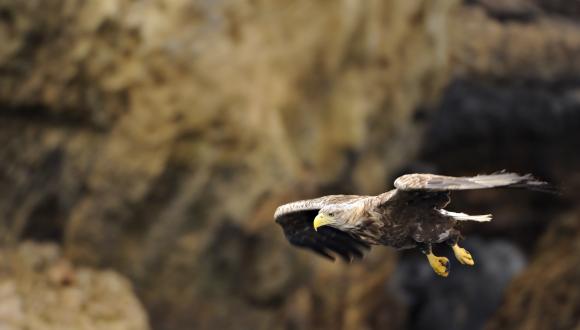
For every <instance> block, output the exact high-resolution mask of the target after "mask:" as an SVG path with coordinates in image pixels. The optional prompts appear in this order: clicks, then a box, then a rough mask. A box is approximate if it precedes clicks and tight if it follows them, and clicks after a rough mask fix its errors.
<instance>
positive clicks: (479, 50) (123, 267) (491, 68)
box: [0, 0, 580, 329]
mask: <svg viewBox="0 0 580 330" xmlns="http://www.w3.org/2000/svg"><path fill="white" fill-rule="evenodd" d="M506 3H509V4H510V5H506ZM570 8H572V9H573V8H575V7H570ZM568 9H569V8H568V7H567V5H566V4H564V2H559V4H556V3H549V2H548V1H539V0H538V1H531V0H530V1H527V0H522V1H508V2H505V3H502V2H494V1H467V2H466V3H465V4H462V3H460V2H459V1H456V0H432V1H418V0H417V1H396V0H389V1H365V2H363V1H341V2H332V1H318V2H312V1H305V0H299V1H278V2H269V1H229V0H227V1H226V0H223V1H185V0H163V1H133V0H110V1H99V0H91V1H80V0H51V1H1V0H0V45H2V46H0V72H1V74H0V145H2V147H1V148H0V228H1V230H0V232H1V233H2V234H1V235H0V242H1V243H2V244H3V245H4V246H7V247H10V248H18V247H19V246H21V244H22V243H21V242H22V241H24V240H34V241H44V242H46V241H48V242H52V243H53V244H58V245H60V246H61V247H62V249H63V251H64V254H65V257H66V260H70V261H71V262H72V264H73V265H75V267H77V266H79V267H80V266H82V267H90V268H89V269H95V268H96V269H98V268H112V269H114V270H115V271H116V272H118V273H120V274H122V275H123V276H126V277H127V278H128V279H129V280H130V281H131V282H132V283H133V285H134V287H135V291H136V293H137V294H138V296H139V298H140V300H141V301H142V303H143V304H144V306H145V309H146V311H147V313H148V315H149V320H150V322H151V325H152V326H153V327H154V328H158V329H191V328H200V329H276V328H298V329H303V328H344V329H361V328H391V329H400V328H405V327H408V325H409V318H411V317H413V315H415V314H412V313H410V312H409V308H408V306H407V305H406V304H405V303H404V302H401V301H400V300H399V299H398V298H397V297H396V294H394V293H393V290H391V289H389V288H388V286H387V285H386V283H387V282H389V281H391V280H392V276H393V275H392V274H393V270H394V269H395V268H396V264H397V254H396V253H395V252H393V251H391V250H388V249H375V250H374V251H373V252H372V253H371V254H370V255H369V256H368V257H367V259H366V261H365V262H364V263H360V264H355V265H351V266H348V267H347V266H346V265H344V264H341V263H335V264H331V263H328V262H326V261H324V260H318V259H316V258H313V257H312V256H311V255H310V254H307V253H305V252H302V251H297V250H295V249H293V248H291V247H290V246H289V245H288V244H287V242H286V241H285V239H284V238H283V237H282V235H281V232H280V230H279V228H277V227H276V226H275V225H274V224H273V222H272V214H273V211H274V209H275V208H276V206H277V205H279V204H281V203H284V202H287V201H290V200H293V199H300V198H308V197H311V196H315V195H318V194H323V193H336V192H342V193H364V194H374V193H378V192H382V191H384V190H386V189H388V187H390V186H391V179H392V176H393V175H395V174H397V173H398V172H400V171H402V169H404V168H405V167H407V168H430V169H434V170H438V171H442V172H447V173H451V174H472V173H473V172H477V171H490V170H491V171H493V170H498V169H501V168H504V167H505V168H510V169H513V170H523V171H534V172H536V170H538V171H539V173H538V174H541V175H542V174H543V175H545V177H546V178H547V179H554V180H562V179H564V178H566V174H567V173H570V171H572V170H573V167H574V166H575V165H574V164H577V163H575V160H573V161H569V159H566V158H565V157H560V156H561V153H560V152H564V151H565V150H569V148H570V146H571V144H567V143H565V144H563V147H562V148H563V149H552V148H551V147H550V145H551V144H547V146H546V147H545V148H543V149H541V150H543V152H544V154H543V155H545V156H547V157H548V158H546V159H547V160H550V159H557V162H556V163H552V162H549V161H546V162H545V163H542V164H540V165H541V166H540V165H538V166H535V167H533V166H532V167H527V166H526V164H529V163H528V162H527V161H526V159H529V158H534V157H535V156H534V155H532V154H531V153H528V154H525V150H528V149H525V148H520V146H521V145H522V143H521V141H523V140H524V139H525V138H527V136H528V135H526V134H527V133H529V132H530V130H531V131H532V133H534V134H536V135H533V136H535V137H537V136H539V139H540V141H552V142H553V141H562V139H564V137H563V136H565V138H566V141H572V140H571V139H570V136H571V137H572V138H573V137H576V136H577V135H574V134H572V133H571V132H574V127H578V126H575V125H577V123H578V121H577V118H578V111H577V109H578V108H577V107H576V106H577V104H578V103H577V102H578V100H579V99H578V97H577V96H578V95H577V94H578V89H577V86H578V84H577V77H578V73H579V71H578V70H580V62H578V59H579V58H580V57H578V56H576V55H577V54H579V53H580V28H579V27H578V24H577V23H576V22H575V21H574V17H576V16H574V15H575V14H573V12H570V11H569V10H568ZM562 13H564V14H562ZM506 86H507V88H506ZM534 97H535V98H534ZM530 99H532V101H528V102H529V103H531V104H532V105H533V106H532V107H524V106H521V105H519V104H521V101H522V100H524V101H525V100H530ZM494 100H495V101H494ZM494 102H495V103H494ZM526 104H527V103H526ZM538 104H539V105H538ZM514 109H515V110H514ZM546 109H547V110H546ZM562 109H563V110H562ZM528 113H531V114H532V116H531V117H530V118H532V117H533V118H535V119H530V120H529V121H524V122H523V123H522V124H521V125H519V126H518V125H515V126H512V125H511V123H518V122H519V121H518V120H519V119H521V118H527V117H526V115H527V114H528ZM546 118H547V119H546ZM514 119H515V120H514ZM454 120H455V121H454ZM465 120H466V121H467V122H468V123H469V122H472V123H474V124H473V125H471V126H470V125H461V123H465ZM545 120H548V121H549V120H554V122H558V123H562V125H563V126H558V127H559V128H558V129H545V128H544V127H543V126H542V125H541V123H544V122H546V121H545ZM498 127H499V128H504V129H505V130H506V132H509V133H510V134H512V133H513V134H512V135H510V134H505V135H499V136H500V137H503V139H501V138H500V139H495V138H496V137H497V136H498V135H497V128H498ZM513 127H516V128H518V129H519V130H518V129H513ZM562 127H563V128H562ZM514 132H515V133H514ZM518 132H523V133H522V136H523V137H522V136H519V135H518V138H519V140H518V139H515V140H514V139H512V137H513V136H514V135H517V134H516V133H518ZM554 132H557V133H561V134H562V135H557V134H556V135H553V134H552V133H554ZM568 133H570V134H572V135H570V136H569V135H566V134H568ZM470 134H471V135H470ZM538 134H539V135H538ZM542 134H545V135H542ZM546 137H548V138H549V139H552V140H546V139H547V138H546ZM469 139H471V140H469ZM494 139H495V140H494ZM457 141H463V142H465V141H473V144H471V145H470V144H464V143H457ZM489 141H496V142H495V144H492V145H491V146H490V144H489V143H488V142H489ZM502 141H503V142H502ZM505 141H519V142H517V143H516V142H514V143H513V145H509V144H504V142H505ZM552 142H551V143H552ZM524 144H525V143H524ZM474 145H475V146H478V148H479V149H477V150H484V151H485V152H482V153H479V154H478V155H479V156H480V158H478V157H474V156H473V153H468V152H466V151H465V150H466V147H465V146H468V147H469V146H474ZM498 145H505V146H506V147H505V148H504V149H501V148H497V146H498ZM507 146H509V147H507ZM527 146H528V147H529V148H532V147H533V145H529V144H527ZM486 148H487V149H486ZM467 150H469V149H467ZM498 150H499V151H498ZM502 150H503V151H502ZM510 150H520V151H521V153H520V154H518V156H513V157H509V156H506V153H508V152H509V151H510ZM551 150H556V151H555V152H552V153H550V151H551ZM561 150H564V151H561ZM442 151H444V152H442ZM522 154H523V156H521V155H522ZM526 155H527V156H526ZM532 156H533V157H532ZM502 157H504V158H502ZM526 157H528V158H526ZM550 157H551V158H550ZM482 164H483V165H482ZM554 164H556V165H554ZM421 166H423V167H421ZM574 180H577V178H576V179H574ZM473 196H474V195H472V197H471V198H474V200H480V199H479V197H473ZM487 196H488V203H487V204H485V205H486V206H490V205H491V206H492V207H493V205H494V204H493V202H492V199H490V198H489V196H494V197H497V196H498V195H487ZM500 198H501V196H500ZM520 198H521V203H520V204H518V205H530V203H533V200H530V199H529V198H528V197H520ZM474 200H471V202H470V200H469V199H468V200H464V202H465V204H464V205H471V206H472V207H473V205H474V203H473V201H474ZM470 203H471V204H470ZM550 203H552V202H550ZM554 203H555V204H554ZM554 203H552V204H550V205H552V206H550V207H548V208H545V207H542V210H547V211H546V212H545V214H548V215H549V214H551V213H550V212H552V211H553V212H555V214H560V213H561V212H563V211H562V209H563V208H564V206H562V205H560V204H557V203H556V202H554ZM475 205H476V206H477V205H478V204H477V203H475ZM502 205H503V204H502ZM479 206H481V204H479ZM523 208H525V207H523ZM504 210H507V211H506V213H504V215H506V218H510V216H511V219H510V222H508V223H514V224H515V225H514V226H515V227H511V228H512V231H509V230H507V231H506V230H505V228H503V227H501V226H499V227H493V228H495V229H492V230H490V233H489V235H497V234H498V233H500V236H501V235H503V237H506V236H509V235H511V234H509V233H514V230H513V228H521V226H520V227H517V226H518V225H517V224H518V223H519V224H521V222H518V219H515V220H514V218H517V217H518V216H517V215H518V214H520V215H521V214H522V213H518V212H520V211H521V208H517V207H511V206H510V205H507V206H506V208H505V209H504ZM514 212H515V213H514ZM514 214H515V216H514ZM535 221H536V222H535V223H540V224H539V225H538V226H536V227H534V228H536V229H537V230H535V231H533V232H532V233H531V234H530V236H529V237H531V238H530V240H531V241H532V242H536V240H537V239H538V237H540V236H542V235H543V233H544V231H545V228H546V226H545V225H542V224H541V220H538V219H536V220H535ZM516 236H517V235H516ZM533 244H535V243H533ZM533 244H532V245H533ZM532 249H533V246H529V247H528V248H526V251H531V250H532ZM115 276H117V275H115ZM531 276H533V275H531ZM522 283H524V284H522V285H524V286H525V285H526V284H525V283H528V282H525V281H523V280H522ZM513 290H516V289H513ZM522 290H523V289H522ZM514 292H516V291H514ZM517 292H519V291H517ZM514 294H516V293H514ZM506 304H509V301H507V302H506ZM492 312H493V310H492ZM514 313H518V312H517V311H515V310H514ZM509 315H510V316H503V318H502V320H504V321H502V322H508V321H505V320H506V319H507V318H508V317H511V314H509ZM514 315H515V314H514ZM498 322H499V321H498ZM506 324H507V323H506Z"/></svg>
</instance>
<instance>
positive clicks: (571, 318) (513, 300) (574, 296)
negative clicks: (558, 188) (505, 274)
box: [487, 211, 580, 330]
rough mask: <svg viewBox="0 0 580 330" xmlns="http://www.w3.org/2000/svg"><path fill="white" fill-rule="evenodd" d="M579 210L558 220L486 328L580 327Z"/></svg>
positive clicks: (530, 329)
mask: <svg viewBox="0 0 580 330" xmlns="http://www.w3.org/2000/svg"><path fill="white" fill-rule="evenodd" d="M579 215H580V212H578V211H576V212H573V213H570V214H567V215H566V216H564V217H562V218H561V219H559V221H557V222H555V223H554V224H553V225H551V226H550V228H549V230H548V232H547V233H546V234H545V235H544V237H543V238H542V240H541V241H540V244H539V246H538V250H537V251H536V255H535V256H534V261H533V262H532V264H531V265H530V266H529V267H528V268H527V270H526V271H525V272H524V273H523V274H522V275H521V276H520V277H519V278H518V279H517V280H515V281H514V283H513V284H512V285H511V287H510V288H509V291H508V295H507V298H506V300H505V301H504V303H503V305H502V306H501V307H500V309H499V313H498V315H496V317H495V318H494V319H493V320H492V322H491V323H490V324H489V326H488V327H487V329H490V330H491V329H529V330H536V329H538V330H539V329H562V330H564V329H577V328H578V327H579V326H580V290H578V288H580V267H578V265H579V264H580V216H579Z"/></svg>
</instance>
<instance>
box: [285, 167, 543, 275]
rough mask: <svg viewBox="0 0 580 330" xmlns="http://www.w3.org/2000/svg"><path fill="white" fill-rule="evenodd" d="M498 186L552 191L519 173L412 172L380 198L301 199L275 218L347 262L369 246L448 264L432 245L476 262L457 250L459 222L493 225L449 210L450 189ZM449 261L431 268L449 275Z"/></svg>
mask: <svg viewBox="0 0 580 330" xmlns="http://www.w3.org/2000/svg"><path fill="white" fill-rule="evenodd" d="M494 187H519V188H528V189H533V190H541V191H543V190H549V187H548V186H547V184H546V183H545V182H541V181H538V180H536V179H534V178H533V177H532V176H531V175H524V176H520V175H517V174H515V173H496V174H491V175H478V176H475V177H449V176H440V175H433V174H409V175H404V176H402V177H399V178H398V179H397V180H395V188H396V189H393V190H391V191H388V192H386V193H383V194H380V195H377V196H358V195H331V196H324V197H320V198H316V199H310V200H304V201H298V202H294V203H289V204H285V205H282V206H280V207H279V208H278V209H277V210H276V213H275V215H274V217H275V219H276V222H277V223H279V224H280V225H281V226H282V228H283V229H284V233H285V235H286V237H287V238H288V240H289V241H290V242H291V243H292V244H294V245H297V246H302V247H307V248H310V249H312V250H314V251H316V252H318V253H319V254H322V255H323V256H326V257H329V258H332V256H331V254H330V252H334V253H337V254H338V255H340V256H341V257H343V258H344V259H345V260H351V259H352V257H362V252H361V251H362V249H363V248H368V247H369V246H370V245H387V246H391V247H394V248H397V249H407V248H413V247H417V246H418V247H420V248H421V249H422V250H423V251H424V252H425V253H426V254H427V255H428V257H429V261H430V263H431V262H432V261H433V262H436V261H437V262H439V263H444V262H445V261H446V260H447V259H446V258H442V257H436V256H433V255H432V253H431V244H434V243H441V242H447V243H449V244H450V245H451V246H453V249H454V251H455V252H456V256H457V257H458V259H460V261H461V262H462V263H467V264H473V259H471V255H469V253H468V252H467V251H465V250H464V249H462V248H460V247H458V246H457V242H458V240H459V238H460V236H461V234H460V233H459V231H458V230H457V229H456V225H457V223H458V221H480V222H481V221H489V220H491V215H479V216H470V215H467V214H464V213H455V212H450V211H447V210H445V209H444V207H446V206H447V205H448V204H449V202H450V191H451V190H467V189H486V188H494ZM458 254H459V255H458ZM433 258H435V259H433ZM443 259H445V260H443ZM462 259H464V260H462ZM468 259H469V260H468ZM445 263H446V264H445V269H446V270H445V271H443V270H440V271H438V270H437V269H435V266H434V265H433V263H432V266H433V267H434V269H435V271H436V272H437V273H438V274H440V275H443V276H446V274H447V271H448V263H447V262H445Z"/></svg>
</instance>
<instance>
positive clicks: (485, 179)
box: [395, 172, 554, 192]
mask: <svg viewBox="0 0 580 330" xmlns="http://www.w3.org/2000/svg"><path fill="white" fill-rule="evenodd" d="M395 187H396V188H397V189H398V190H402V191H413V190H424V191H448V190H471V189H488V188H496V187H513V188H526V189H530V190H538V191H544V192H554V189H553V187H551V186H550V185H549V184H548V183H546V182H543V181H539V180H537V179H535V178H534V177H533V176H532V175H531V174H525V175H519V174H517V173H507V172H500V173H493V174H489V175H477V176H473V177H453V176H444V175H435V174H407V175H403V176H401V177H399V178H397V179H396V180H395Z"/></svg>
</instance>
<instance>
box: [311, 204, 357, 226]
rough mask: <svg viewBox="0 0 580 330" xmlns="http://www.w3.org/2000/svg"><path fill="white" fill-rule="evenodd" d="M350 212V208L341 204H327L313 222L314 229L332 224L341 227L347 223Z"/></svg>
mask: <svg viewBox="0 0 580 330" xmlns="http://www.w3.org/2000/svg"><path fill="white" fill-rule="evenodd" d="M348 213H349V212H348V209H347V208H344V207H341V206H336V205H329V206H325V207H323V208H322V209H320V211H318V215H317V216H316V217H315V218H314V222H313V223H312V224H313V226H314V230H318V228H319V227H322V226H331V227H335V228H338V229H340V227H341V226H343V225H344V224H346V222H347V214H348Z"/></svg>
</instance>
